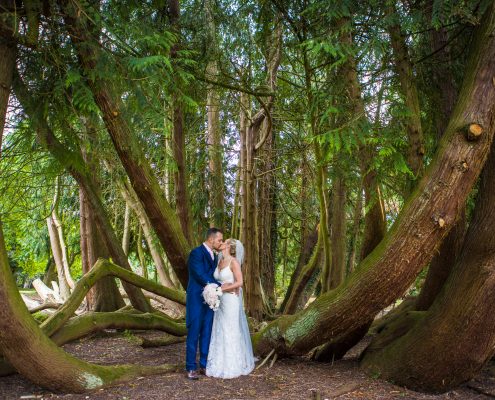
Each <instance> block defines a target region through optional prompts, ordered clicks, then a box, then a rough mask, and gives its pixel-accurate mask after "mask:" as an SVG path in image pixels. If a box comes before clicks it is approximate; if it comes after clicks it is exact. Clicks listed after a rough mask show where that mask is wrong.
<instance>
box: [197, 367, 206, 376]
mask: <svg viewBox="0 0 495 400" xmlns="http://www.w3.org/2000/svg"><path fill="white" fill-rule="evenodd" d="M198 372H199V374H200V375H206V368H199V370H198Z"/></svg>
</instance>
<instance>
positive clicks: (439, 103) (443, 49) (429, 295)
mask: <svg viewBox="0 0 495 400" xmlns="http://www.w3.org/2000/svg"><path fill="white" fill-rule="evenodd" d="M427 9H428V10H431V9H432V4H430V7H427ZM430 18H431V16H430ZM447 42H448V37H447V32H446V29H445V28H444V27H442V28H440V29H438V30H436V29H433V30H432V31H431V47H432V48H431V51H432V53H433V52H437V53H436V63H435V67H434V68H432V71H431V74H432V83H433V85H434V87H433V94H432V99H431V101H432V102H433V104H436V107H439V109H440V110H441V112H437V113H435V118H436V120H435V122H436V127H437V135H436V136H437V139H438V140H439V139H440V138H441V135H442V133H443V132H442V130H441V127H442V126H445V124H446V123H447V122H448V117H449V116H450V114H451V113H452V110H453V108H454V105H455V101H456V98H457V89H456V86H455V80H454V76H453V74H452V66H451V57H450V52H449V48H448V46H447ZM438 50H439V51H438ZM465 232H466V210H465V209H463V210H462V211H461V215H460V217H459V221H458V222H457V224H456V226H455V227H454V228H452V230H451V231H450V232H449V234H448V235H447V237H446V238H445V240H444V241H443V242H442V245H441V246H440V248H439V250H438V254H436V255H435V257H434V258H433V260H432V261H431V263H430V266H429V268H428V274H427V275H426V279H425V283H424V284H423V287H422V288H421V292H420V294H419V296H418V298H417V299H416V303H415V307H414V309H415V310H417V311H426V310H427V309H428V308H429V307H430V305H431V304H432V303H433V301H434V300H435V297H436V295H437V294H438V293H439V292H440V289H441V288H442V287H443V284H444V283H445V280H446V279H447V277H448V276H449V274H450V271H451V270H452V268H453V266H454V264H455V260H456V259H457V257H458V255H459V253H460V250H461V247H462V243H463V241H464V235H465Z"/></svg>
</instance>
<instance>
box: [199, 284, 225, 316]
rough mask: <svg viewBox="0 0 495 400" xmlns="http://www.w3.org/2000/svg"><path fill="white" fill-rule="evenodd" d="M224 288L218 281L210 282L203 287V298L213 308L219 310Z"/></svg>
mask: <svg viewBox="0 0 495 400" xmlns="http://www.w3.org/2000/svg"><path fill="white" fill-rule="evenodd" d="M222 294H223V293H222V288H221V287H220V286H218V285H217V284H216V283H209V284H208V285H206V286H205V288H204V289H203V298H204V299H205V303H206V304H208V306H209V307H210V308H211V309H212V310H213V311H217V310H218V307H220V296H222Z"/></svg>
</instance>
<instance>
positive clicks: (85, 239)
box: [79, 187, 125, 312]
mask: <svg viewBox="0 0 495 400" xmlns="http://www.w3.org/2000/svg"><path fill="white" fill-rule="evenodd" d="M79 205H80V206H79V207H80V208H79V209H80V236H81V259H82V271H83V273H84V274H86V273H88V272H89V271H90V270H91V268H93V266H94V265H95V263H96V261H97V260H98V258H100V257H103V258H108V256H109V253H108V250H107V248H106V246H105V244H104V243H103V239H102V237H101V234H100V232H99V230H98V227H97V225H96V221H95V218H94V216H93V213H92V212H91V208H90V205H89V203H88V201H87V198H86V195H85V194H84V188H82V187H81V188H79ZM86 301H87V309H88V310H91V311H101V312H104V311H116V310H118V309H120V308H122V307H123V306H124V305H125V303H124V299H122V296H121V295H120V292H119V289H118V287H117V284H116V282H115V279H114V278H112V277H105V278H103V279H100V280H99V281H98V282H96V284H95V286H94V287H93V288H92V289H91V290H90V291H89V292H88V294H87V295H86Z"/></svg>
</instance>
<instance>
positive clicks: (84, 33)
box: [64, 3, 190, 287]
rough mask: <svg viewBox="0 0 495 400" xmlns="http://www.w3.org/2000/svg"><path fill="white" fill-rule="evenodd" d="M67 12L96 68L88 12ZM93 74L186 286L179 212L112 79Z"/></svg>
mask: <svg viewBox="0 0 495 400" xmlns="http://www.w3.org/2000/svg"><path fill="white" fill-rule="evenodd" d="M66 12H67V14H66V15H64V18H65V21H66V24H67V28H68V30H69V33H70V35H71V39H72V42H73V43H74V45H75V47H76V50H77V53H78V56H79V59H80V61H81V64H82V66H83V68H84V70H85V71H87V72H89V71H93V70H94V69H95V68H96V64H97V62H98V60H99V59H100V50H99V45H98V43H97V41H96V40H95V39H94V38H93V37H92V36H91V35H90V30H88V25H89V28H91V29H94V27H93V26H92V25H91V24H92V22H90V21H89V20H88V19H87V18H86V14H85V13H81V12H80V10H79V9H75V8H74V5H73V4H72V3H69V4H66ZM92 76H93V77H94V79H89V80H88V82H89V85H90V89H91V91H92V93H93V96H94V98H95V101H96V104H97V105H98V107H99V108H100V110H101V112H102V117H103V120H104V122H105V126H106V128H107V130H108V133H109V134H110V137H111V139H112V142H113V144H114V147H115V150H116V151H117V154H118V156H119V158H120V160H121V162H122V165H123V166H124V168H125V170H126V172H127V175H128V176H129V179H130V181H131V184H132V187H133V188H134V190H135V191H136V194H137V195H138V197H139V199H140V200H141V202H142V204H143V207H144V209H145V210H146V214H147V215H148V217H149V219H150V222H151V224H152V225H153V228H154V229H155V232H156V234H157V236H158V239H159V240H160V243H161V244H162V246H163V249H164V250H165V252H166V253H167V257H168V259H169V261H170V263H171V264H172V266H173V268H174V270H175V271H176V273H177V276H178V278H179V280H180V282H181V284H182V285H183V286H184V287H185V286H186V285H187V280H188V272H187V257H188V254H189V250H190V244H189V242H188V240H187V239H186V235H185V234H184V232H183V231H182V229H181V224H180V222H179V220H178V218H177V215H176V214H175V212H174V211H173V210H172V208H171V207H170V204H169V203H168V202H167V200H166V199H165V197H164V194H163V192H162V190H161V188H160V185H159V184H158V180H157V179H156V177H155V176H154V174H153V171H152V169H151V166H150V165H149V163H148V161H147V160H146V157H145V155H144V152H143V150H142V145H141V144H140V143H139V141H138V140H137V139H136V138H135V136H134V135H133V134H132V132H131V130H130V127H129V125H128V124H127V122H126V120H125V118H124V117H123V115H122V113H121V110H122V106H121V102H120V100H119V97H118V96H117V95H114V94H112V93H111V89H110V88H111V84H110V82H108V81H106V80H104V79H103V78H102V77H100V76H98V75H96V76H94V75H92ZM119 263H120V262H119Z"/></svg>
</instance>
